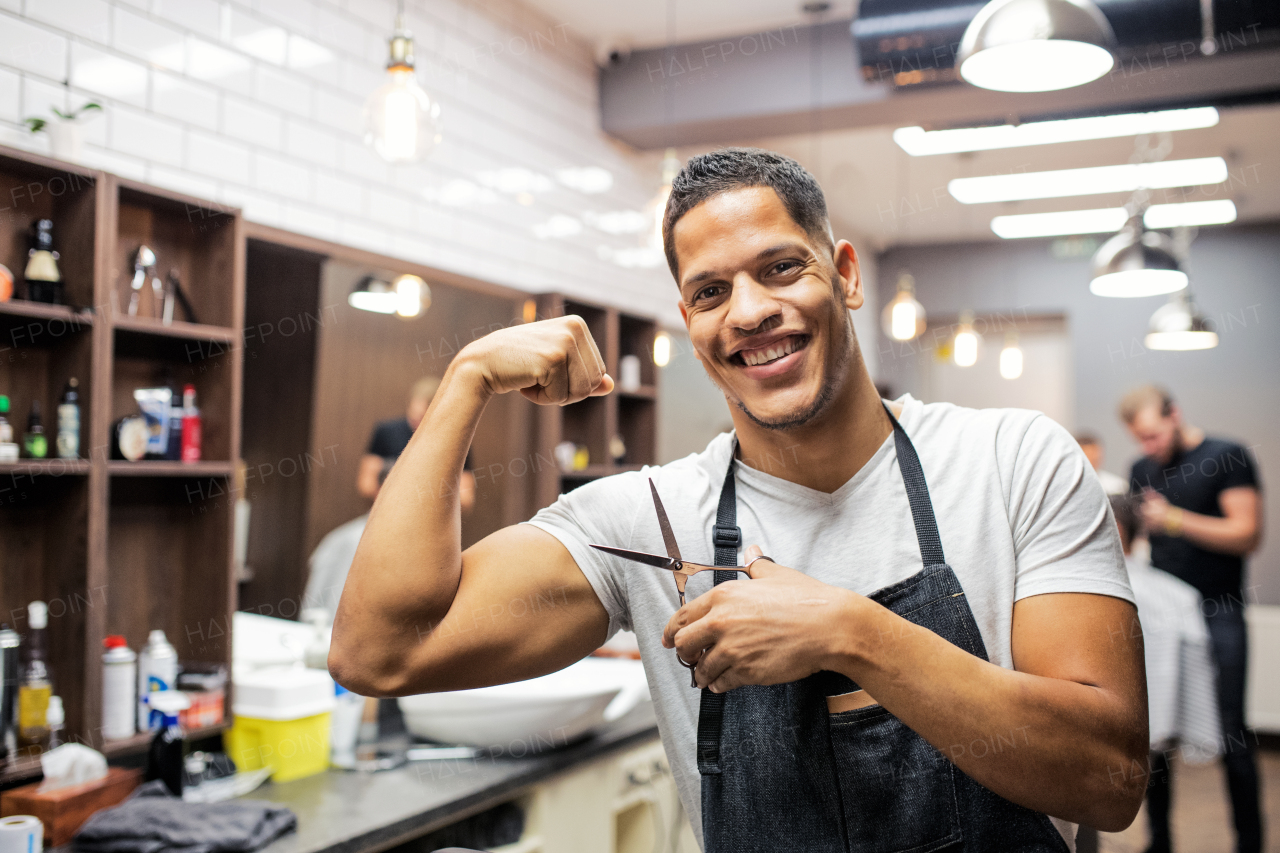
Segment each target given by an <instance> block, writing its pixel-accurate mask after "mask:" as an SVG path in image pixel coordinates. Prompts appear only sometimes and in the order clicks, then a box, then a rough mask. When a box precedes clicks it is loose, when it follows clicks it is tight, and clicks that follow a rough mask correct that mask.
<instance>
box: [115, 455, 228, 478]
mask: <svg viewBox="0 0 1280 853" xmlns="http://www.w3.org/2000/svg"><path fill="white" fill-rule="evenodd" d="M235 467H236V466H235V463H233V462H218V461H216V460H203V459H202V460H201V461H199V462H174V461H173V460H170V459H143V460H141V461H139V462H129V461H127V460H119V459H113V460H112V461H110V462H108V463H107V473H109V474H110V475H111V476H113V477H230V476H231V475H232V474H233V473H235Z"/></svg>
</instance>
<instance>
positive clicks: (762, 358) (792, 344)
mask: <svg viewBox="0 0 1280 853" xmlns="http://www.w3.org/2000/svg"><path fill="white" fill-rule="evenodd" d="M795 351H796V339H795V338H787V339H786V340H784V341H782V342H781V343H779V344H778V345H777V346H772V347H769V348H767V349H760V350H745V351H743V353H742V360H743V361H745V362H746V363H747V364H748V365H750V366H752V367H755V366H756V365H758V364H768V363H769V362H771V361H776V360H777V359H780V358H782V357H783V356H784V355H790V354H791V353H793V352H795Z"/></svg>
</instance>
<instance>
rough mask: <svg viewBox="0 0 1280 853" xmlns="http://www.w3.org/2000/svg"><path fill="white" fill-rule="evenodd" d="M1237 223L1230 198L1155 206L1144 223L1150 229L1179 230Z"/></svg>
mask: <svg viewBox="0 0 1280 853" xmlns="http://www.w3.org/2000/svg"><path fill="white" fill-rule="evenodd" d="M1235 221H1236V205H1235V202H1233V201H1232V200H1231V199H1229V198H1220V199H1214V200H1213V201H1188V202H1183V203H1182V204H1153V205H1152V206H1151V207H1149V208H1147V213H1146V215H1145V216H1144V217H1142V222H1143V224H1144V225H1146V226H1147V227H1148V228H1177V227H1178V226H1180V225H1186V226H1194V225H1225V224H1227V223H1228V222H1235Z"/></svg>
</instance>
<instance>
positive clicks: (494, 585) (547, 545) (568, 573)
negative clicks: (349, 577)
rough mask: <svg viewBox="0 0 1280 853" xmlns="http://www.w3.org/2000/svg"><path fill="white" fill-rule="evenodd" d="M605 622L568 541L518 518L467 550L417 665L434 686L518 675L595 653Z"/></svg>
mask: <svg viewBox="0 0 1280 853" xmlns="http://www.w3.org/2000/svg"><path fill="white" fill-rule="evenodd" d="M608 626H609V616H608V613H607V612H606V611H605V608H604V606H603V605H602V604H601V603H600V599H599V598H598V597H597V596H596V593H595V591H594V590H593V589H592V587H591V584H590V583H589V582H588V581H587V579H586V577H585V576H584V575H583V573H582V571H581V570H580V569H579V568H578V565H577V563H575V562H574V559H573V557H572V555H571V554H570V553H569V551H568V550H567V549H566V548H565V547H564V545H562V544H560V542H559V541H558V540H557V539H556V538H555V537H554V536H552V535H551V534H549V533H546V532H544V531H542V530H539V529H538V528H536V527H532V526H530V525H527V524H517V525H514V526H512V527H507V528H504V529H502V530H499V531H497V532H496V533H493V534H490V535H489V536H487V537H485V538H484V539H482V540H481V541H479V542H477V543H476V544H475V545H472V546H471V547H470V548H468V549H467V550H466V551H464V552H463V553H462V575H461V580H460V582H459V585H458V592H457V594H456V595H455V596H454V600H453V604H452V606H451V607H450V608H449V612H448V614H446V615H445V617H444V619H442V620H441V621H440V622H439V623H438V624H436V625H431V626H424V628H425V630H424V631H422V632H420V634H421V637H422V642H420V643H419V644H418V648H417V650H416V651H415V657H416V658H417V660H415V661H414V664H413V669H414V670H415V671H417V672H419V673H421V675H422V680H423V682H424V684H429V687H427V689H430V690H457V689H463V688H469V687H481V686H486V685H490V684H502V683H506V682H510V681H520V680H523V679H526V678H533V677H535V676H538V675H544V674H546V673H548V672H554V671H555V670H557V669H562V668H563V667H565V666H568V665H569V664H571V663H573V662H574V661H577V660H579V659H581V658H582V657H584V656H586V655H588V654H590V653H591V652H592V651H594V650H595V649H596V648H598V647H599V646H600V644H601V643H603V642H604V640H605V635H606V633H607V631H608Z"/></svg>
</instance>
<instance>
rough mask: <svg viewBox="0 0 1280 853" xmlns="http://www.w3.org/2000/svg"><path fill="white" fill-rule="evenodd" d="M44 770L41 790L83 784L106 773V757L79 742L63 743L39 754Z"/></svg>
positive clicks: (95, 779)
mask: <svg viewBox="0 0 1280 853" xmlns="http://www.w3.org/2000/svg"><path fill="white" fill-rule="evenodd" d="M40 767H41V768H42V769H43V770H44V781H43V782H42V783H40V790H41V791H52V790H55V789H57V788H65V787H67V786H69V785H83V784H84V783H86V782H94V781H97V780H98V779H101V778H102V777H104V776H106V775H107V758H106V756H104V755H103V754H102V753H101V752H98V751H97V750H96V749H90V748H89V747H87V746H85V745H84V744H81V743H64V744H63V745H62V746H60V747H58V748H57V749H51V750H49V751H48V752H46V753H45V754H44V755H42V756H40Z"/></svg>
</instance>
